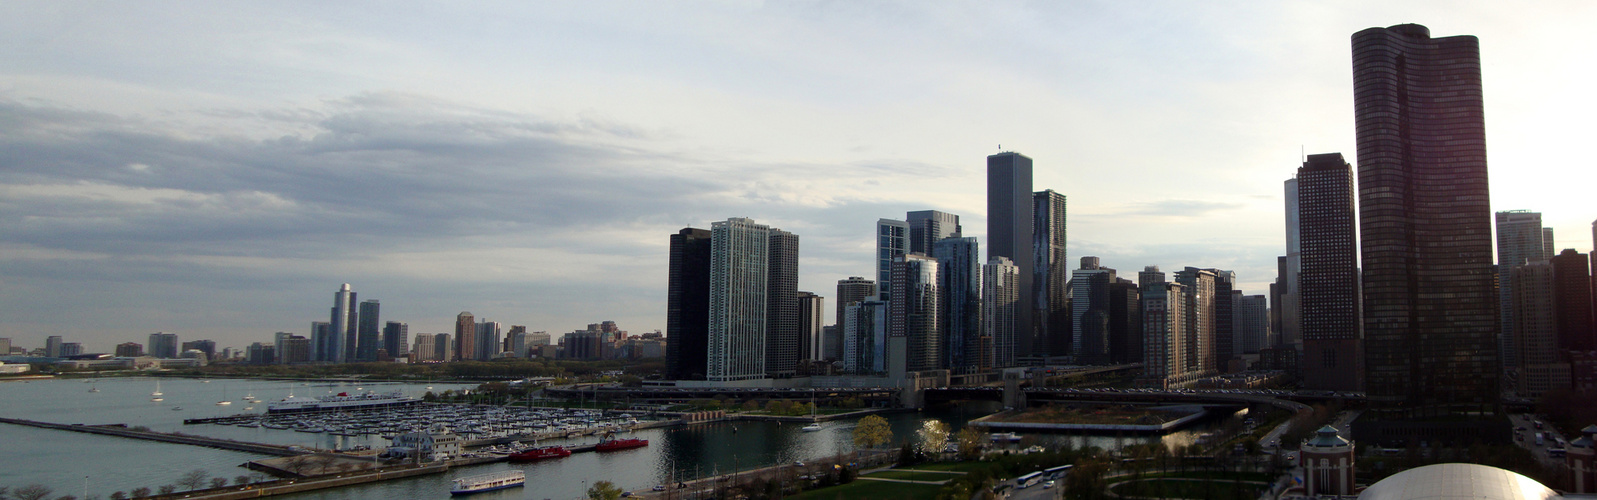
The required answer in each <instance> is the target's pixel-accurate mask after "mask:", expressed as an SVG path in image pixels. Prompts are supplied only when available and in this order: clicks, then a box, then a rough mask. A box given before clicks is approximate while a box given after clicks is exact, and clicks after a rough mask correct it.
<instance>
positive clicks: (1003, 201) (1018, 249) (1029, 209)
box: [987, 152, 1048, 366]
mask: <svg viewBox="0 0 1597 500" xmlns="http://www.w3.org/2000/svg"><path fill="white" fill-rule="evenodd" d="M1035 209H1036V207H1035V206H1034V202H1033V195H1032V191H1031V158H1027V157H1026V156H1024V155H1021V154H1018V153H1013V152H1003V153H998V154H995V155H992V156H988V157H987V258H988V260H989V261H991V260H992V258H993V257H1003V258H1006V259H1009V261H1010V262H1011V263H1012V264H1013V265H1014V266H1015V267H1016V268H1018V269H1019V270H1020V304H1021V305H1020V308H1021V312H1020V314H1018V315H1017V316H1015V322H1014V324H1015V327H1014V333H1013V339H1014V354H1015V357H1016V358H1017V359H1018V358H1022V357H1032V356H1046V355H1047V354H1048V346H1047V345H1046V344H1044V342H1043V339H1041V338H1039V336H1038V329H1037V327H1036V326H1035V325H1036V312H1035V311H1034V310H1033V309H1034V308H1035V304H1036V303H1037V302H1036V299H1034V298H1033V297H1032V295H1033V294H1034V292H1035V289H1034V288H1033V285H1032V282H1033V280H1034V278H1035V275H1034V274H1033V273H1034V272H1035V269H1034V268H1035V266H1034V264H1035V256H1034V255H1033V248H1032V245H1033V244H1034V239H1033V236H1032V231H1033V229H1034V227H1035V226H1034V222H1033V220H1032V217H1033V214H1034V212H1035ZM1005 336H1006V337H1009V336H1010V334H1005ZM995 341H997V339H996V338H995ZM1010 366H1012V365H1010Z"/></svg>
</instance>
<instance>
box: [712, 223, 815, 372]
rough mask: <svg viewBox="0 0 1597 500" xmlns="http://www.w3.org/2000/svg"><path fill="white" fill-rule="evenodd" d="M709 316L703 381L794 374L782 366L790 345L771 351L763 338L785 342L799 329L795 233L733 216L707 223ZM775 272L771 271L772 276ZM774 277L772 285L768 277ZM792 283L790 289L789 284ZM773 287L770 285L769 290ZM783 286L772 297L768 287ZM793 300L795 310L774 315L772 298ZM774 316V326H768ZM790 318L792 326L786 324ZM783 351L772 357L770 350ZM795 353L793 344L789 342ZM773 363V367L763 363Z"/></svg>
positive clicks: (789, 368)
mask: <svg viewBox="0 0 1597 500" xmlns="http://www.w3.org/2000/svg"><path fill="white" fill-rule="evenodd" d="M710 233H711V237H710V316H709V353H708V373H707V374H706V375H707V377H706V378H707V379H708V380H710V381H712V382H732V381H738V380H749V379H759V378H766V377H769V376H771V375H773V374H777V375H783V376H785V374H790V373H792V370H794V369H796V361H797V360H796V359H794V360H793V361H794V362H795V363H793V365H794V366H788V367H784V366H782V364H784V363H786V362H787V359H788V358H787V356H788V355H787V354H784V353H786V352H787V349H788V347H786V346H777V347H779V348H777V349H776V350H775V351H772V350H770V349H772V347H770V346H768V345H767V342H768V341H769V340H770V339H771V338H772V337H773V335H774V336H775V340H777V341H778V342H782V343H786V342H789V341H792V340H796V338H790V337H788V335H787V333H786V332H788V331H790V329H789V328H788V326H791V327H792V328H791V330H792V331H796V330H797V324H798V322H797V318H796V316H797V314H796V313H797V300H798V290H797V283H798V280H797V276H798V274H797V273H798V237H797V236H795V235H792V234H791V233H787V232H785V231H782V230H780V229H773V228H771V227H770V226H766V225H764V224H759V223H756V222H754V220H752V219H747V218H740V217H733V218H730V219H727V220H725V221H720V222H715V223H712V224H711V225H710ZM773 272H774V274H773ZM773 278H774V279H775V284H774V285H773V282H772V279H773ZM789 284H791V285H792V286H791V287H789V286H788V285H789ZM773 287H774V288H773ZM773 289H774V290H786V292H784V293H782V294H781V295H780V296H777V297H773V296H772V295H771V291H772V290H773ZM773 298H774V299H775V300H779V301H792V303H793V305H794V307H792V308H790V309H791V310H792V311H793V312H794V313H795V314H794V315H793V316H794V317H788V316H786V315H785V313H783V314H781V315H778V317H777V318H772V317H771V314H772V312H779V311H785V310H788V309H789V308H787V307H785V306H784V307H777V308H773V307H772V300H773ZM773 319H775V320H777V321H775V325H774V326H776V327H777V328H775V329H774V330H773V329H772V326H773V324H772V323H773V321H772V320H773ZM789 321H791V325H786V324H785V323H787V322H789ZM773 353H774V354H781V355H780V356H777V357H775V358H772V354H773ZM792 355H793V356H794V357H796V355H797V345H796V344H795V345H793V346H792ZM768 363H774V364H775V366H767V364H768Z"/></svg>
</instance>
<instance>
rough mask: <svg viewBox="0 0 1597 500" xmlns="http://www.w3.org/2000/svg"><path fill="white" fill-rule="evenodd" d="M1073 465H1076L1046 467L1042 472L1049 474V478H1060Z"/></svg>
mask: <svg viewBox="0 0 1597 500" xmlns="http://www.w3.org/2000/svg"><path fill="white" fill-rule="evenodd" d="M1071 467H1074V466H1073V465H1061V466H1058V467H1054V468H1052V469H1046V470H1044V471H1042V472H1043V474H1045V475H1047V476H1048V479H1060V478H1063V477H1065V474H1066V473H1069V472H1070V468H1071Z"/></svg>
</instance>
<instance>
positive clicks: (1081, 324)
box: [1066, 256, 1118, 365]
mask: <svg viewBox="0 0 1597 500" xmlns="http://www.w3.org/2000/svg"><path fill="white" fill-rule="evenodd" d="M1117 278H1118V277H1117V276H1115V270H1114V269H1110V268H1107V267H1103V266H1100V265H1098V258H1097V257H1090V256H1089V257H1082V258H1081V268H1080V269H1077V270H1075V271H1072V272H1071V278H1070V292H1071V293H1070V300H1071V302H1070V323H1069V329H1068V330H1066V331H1072V332H1074V335H1073V338H1072V341H1071V345H1070V352H1071V355H1073V356H1075V357H1076V363H1079V364H1084V365H1103V364H1109V342H1110V341H1109V338H1110V336H1109V293H1110V291H1109V287H1110V286H1111V285H1113V284H1114V283H1115V281H1116V280H1117Z"/></svg>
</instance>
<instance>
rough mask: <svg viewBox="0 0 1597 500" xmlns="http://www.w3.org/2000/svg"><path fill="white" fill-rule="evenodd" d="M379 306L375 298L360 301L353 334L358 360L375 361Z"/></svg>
mask: <svg viewBox="0 0 1597 500" xmlns="http://www.w3.org/2000/svg"><path fill="white" fill-rule="evenodd" d="M381 308H382V304H379V303H377V301H376V300H368V301H365V302H361V303H360V323H359V330H358V333H357V334H356V335H355V342H356V344H355V357H356V359H358V360H359V361H377V349H378V348H380V347H381V346H380V345H379V342H378V340H379V339H378V336H379V335H380V334H381V333H382V332H381V330H380V329H379V327H378V325H380V324H382V323H379V322H378V321H379V320H378V316H379V313H378V311H379V310H380V309H381ZM278 354H279V355H281V354H282V353H278Z"/></svg>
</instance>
